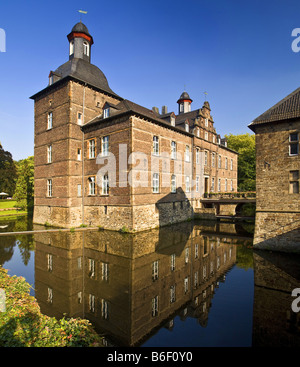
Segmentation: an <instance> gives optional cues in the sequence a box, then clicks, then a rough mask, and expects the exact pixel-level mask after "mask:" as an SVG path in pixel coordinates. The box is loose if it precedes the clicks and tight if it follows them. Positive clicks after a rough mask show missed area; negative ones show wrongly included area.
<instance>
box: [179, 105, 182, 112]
mask: <svg viewBox="0 0 300 367" xmlns="http://www.w3.org/2000/svg"><path fill="white" fill-rule="evenodd" d="M179 112H183V103H180V105H179Z"/></svg>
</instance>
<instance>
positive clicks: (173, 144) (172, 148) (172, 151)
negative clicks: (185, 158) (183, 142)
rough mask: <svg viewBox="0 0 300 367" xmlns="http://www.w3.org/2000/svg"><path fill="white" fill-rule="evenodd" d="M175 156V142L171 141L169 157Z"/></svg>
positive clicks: (174, 157)
mask: <svg viewBox="0 0 300 367" xmlns="http://www.w3.org/2000/svg"><path fill="white" fill-rule="evenodd" d="M176 157H177V144H176V142H175V141H171V159H176Z"/></svg>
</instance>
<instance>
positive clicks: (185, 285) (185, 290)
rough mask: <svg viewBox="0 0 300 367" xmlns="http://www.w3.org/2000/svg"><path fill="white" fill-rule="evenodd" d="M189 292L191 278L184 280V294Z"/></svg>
mask: <svg viewBox="0 0 300 367" xmlns="http://www.w3.org/2000/svg"><path fill="white" fill-rule="evenodd" d="M188 290H189V278H188V277H185V278H184V293H187V292H188Z"/></svg>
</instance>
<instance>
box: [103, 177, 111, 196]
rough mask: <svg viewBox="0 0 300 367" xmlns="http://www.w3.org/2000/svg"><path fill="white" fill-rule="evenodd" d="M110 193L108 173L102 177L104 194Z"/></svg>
mask: <svg viewBox="0 0 300 367" xmlns="http://www.w3.org/2000/svg"><path fill="white" fill-rule="evenodd" d="M108 194H109V178H108V174H106V175H104V176H103V178H102V195H108Z"/></svg>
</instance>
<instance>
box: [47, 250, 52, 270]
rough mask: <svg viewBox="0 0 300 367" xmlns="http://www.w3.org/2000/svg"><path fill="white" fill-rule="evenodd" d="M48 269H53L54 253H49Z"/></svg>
mask: <svg viewBox="0 0 300 367" xmlns="http://www.w3.org/2000/svg"><path fill="white" fill-rule="evenodd" d="M47 270H48V271H52V270H53V256H52V254H47Z"/></svg>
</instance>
